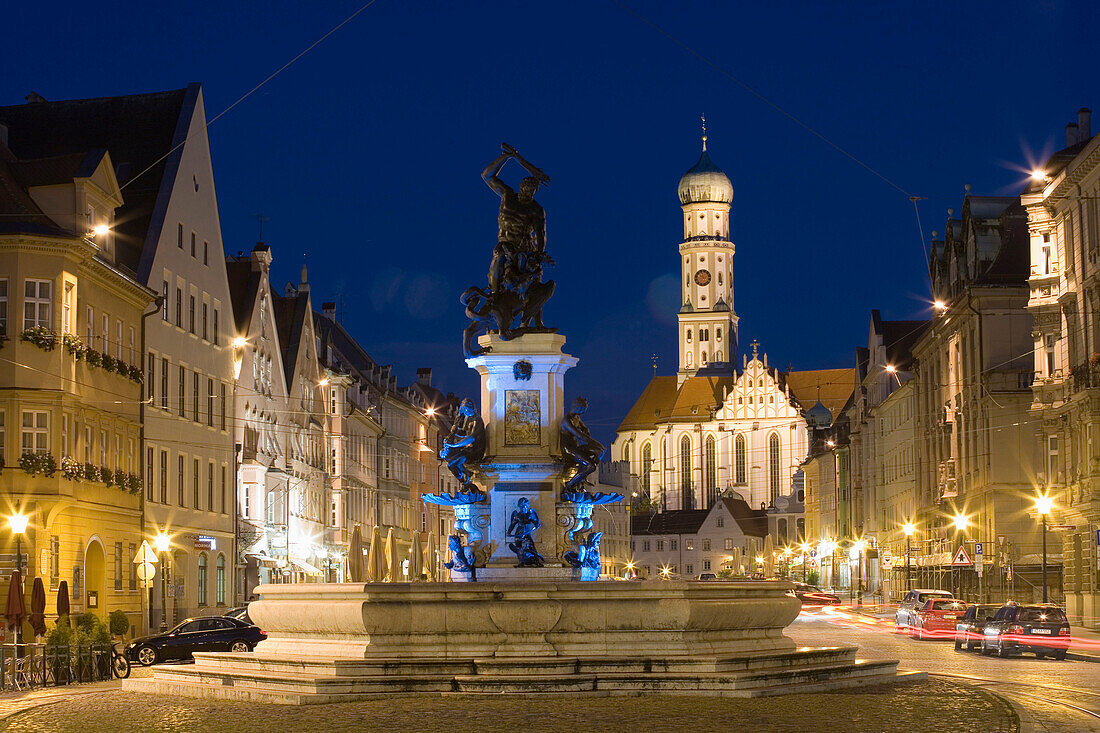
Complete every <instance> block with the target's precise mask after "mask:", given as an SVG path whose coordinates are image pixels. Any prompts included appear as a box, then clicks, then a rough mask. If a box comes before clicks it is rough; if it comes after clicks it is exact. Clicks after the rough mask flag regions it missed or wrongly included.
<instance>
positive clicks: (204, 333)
mask: <svg viewBox="0 0 1100 733" xmlns="http://www.w3.org/2000/svg"><path fill="white" fill-rule="evenodd" d="M208 310H209V306H208V305H207V304H206V303H203V304H202V339H203V341H207V340H208V338H207V336H208V331H207V328H206V316H207V311H208Z"/></svg>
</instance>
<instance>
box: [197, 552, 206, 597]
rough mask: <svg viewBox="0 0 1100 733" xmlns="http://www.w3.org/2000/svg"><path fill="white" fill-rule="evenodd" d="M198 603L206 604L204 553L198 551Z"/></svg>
mask: <svg viewBox="0 0 1100 733" xmlns="http://www.w3.org/2000/svg"><path fill="white" fill-rule="evenodd" d="M198 586H199V593H198V595H199V605H200V606H205V605H206V553H205V552H202V553H199V578H198Z"/></svg>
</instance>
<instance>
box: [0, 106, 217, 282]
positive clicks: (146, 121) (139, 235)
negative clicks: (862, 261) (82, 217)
mask: <svg viewBox="0 0 1100 733" xmlns="http://www.w3.org/2000/svg"><path fill="white" fill-rule="evenodd" d="M199 89H200V87H199V85H198V84H191V85H189V86H188V87H187V88H186V89H176V90H172V91H167V92H156V93H152V94H132V95H127V96H121V97H100V98H97V99H75V100H66V101H61V102H31V103H28V104H20V105H14V106H9V107H0V124H3V125H5V126H6V127H7V128H8V146H9V147H10V148H11V150H12V152H14V153H15V154H16V155H17V156H19V157H20V158H27V159H29V158H53V157H67V156H76V155H78V154H79V155H83V154H85V153H86V152H87V151H89V150H97V149H104V148H105V149H106V150H108V151H109V152H110V154H111V159H112V161H114V163H115V172H116V175H117V177H118V179H119V184H120V185H123V186H125V188H124V190H123V197H124V199H125V202H124V203H123V205H122V207H120V208H119V210H118V212H117V218H116V223H115V227H114V229H115V232H116V233H117V234H118V235H119V236H118V237H117V240H116V249H117V256H118V259H119V261H120V262H121V263H122V264H124V265H125V266H126V267H128V268H130V269H131V270H133V271H135V272H136V271H138V269H139V264H140V262H141V255H142V251H143V248H144V246H145V243H146V241H147V239H148V235H149V233H150V231H149V230H150V225H151V223H153V220H154V216H153V215H154V210H155V209H156V208H157V199H158V195H159V194H160V192H161V183H162V181H163V180H164V179H165V175H166V173H167V174H168V176H169V179H174V177H175V170H176V166H177V165H178V163H179V158H180V155H181V151H179V150H177V151H176V152H175V153H174V154H172V155H169V154H168V153H169V151H170V150H172V148H173V146H174V145H175V144H177V143H179V142H182V141H183V140H184V139H185V137H186V130H187V127H188V125H189V123H190V115H188V114H185V112H186V111H187V110H190V109H193V107H194V105H195V104H196V100H197V97H198V94H199ZM59 164H60V162H59ZM150 166H152V168H151V169H150V170H149V171H148V172H147V173H144V174H143V175H141V177H140V178H137V179H134V176H138V175H139V174H141V173H142V171H144V170H145V169H146V168H149V167H150ZM161 206H162V207H166V206H167V196H166V197H165V200H164V202H163V203H162V204H161ZM158 227H159V225H158ZM155 234H157V235H159V228H158V231H157V232H156V233H155Z"/></svg>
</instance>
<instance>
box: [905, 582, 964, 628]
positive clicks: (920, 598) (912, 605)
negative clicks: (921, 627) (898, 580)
mask: <svg viewBox="0 0 1100 733" xmlns="http://www.w3.org/2000/svg"><path fill="white" fill-rule="evenodd" d="M951 597H952V596H951V591H946V590H934V589H930V588H915V589H913V590H911V591H909V592H908V593H906V594H905V598H903V599H902V601H901V605H899V606H898V610H897V612H896V613H895V614H894V628H895V629H896V630H898V631H900V630H902V629H906V630H908V629H910V628H911V627H912V626H913V624H914V623H915V622H916V620H917V618H916V611H917V608H919V607H920V606H923V605H924V604H925V603H927V602H928V600H929V599H930V598H951Z"/></svg>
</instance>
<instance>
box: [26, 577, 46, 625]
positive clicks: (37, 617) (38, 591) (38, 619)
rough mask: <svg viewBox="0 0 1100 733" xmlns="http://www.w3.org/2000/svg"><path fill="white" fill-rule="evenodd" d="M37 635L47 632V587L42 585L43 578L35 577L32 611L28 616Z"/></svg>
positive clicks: (32, 592) (32, 590)
mask: <svg viewBox="0 0 1100 733" xmlns="http://www.w3.org/2000/svg"><path fill="white" fill-rule="evenodd" d="M27 621H28V622H29V623H30V625H31V628H32V629H34V635H35V636H44V635H45V633H46V588H45V587H44V586H43V585H42V578H38V577H36V578H35V579H34V587H33V588H32V589H31V613H30V616H28V617H27Z"/></svg>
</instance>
